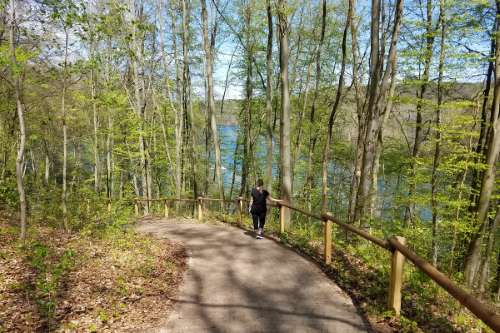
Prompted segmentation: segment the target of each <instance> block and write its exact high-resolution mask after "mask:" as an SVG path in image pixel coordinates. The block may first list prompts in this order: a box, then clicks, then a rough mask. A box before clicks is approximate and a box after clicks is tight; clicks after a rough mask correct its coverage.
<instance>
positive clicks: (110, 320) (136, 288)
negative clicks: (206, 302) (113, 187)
mask: <svg viewBox="0 0 500 333" xmlns="http://www.w3.org/2000/svg"><path fill="white" fill-rule="evenodd" d="M33 237H34V238H36V239H38V240H40V241H45V242H46V243H47V245H48V246H51V247H52V248H54V251H53V253H54V256H55V257H57V254H60V253H62V252H64V251H65V250H66V249H72V251H74V253H75V255H74V263H73V265H72V268H71V269H69V270H68V271H67V272H65V273H64V274H63V275H62V276H61V278H60V279H59V281H58V286H57V295H55V296H54V300H55V310H54V313H53V317H52V318H50V319H48V318H44V317H43V313H42V311H40V308H39V306H38V303H39V302H37V299H36V297H37V293H36V290H35V289H36V288H35V286H34V284H35V283H34V281H35V280H36V275H37V271H36V270H35V269H34V268H33V267H31V266H30V264H29V261H28V255H29V253H26V250H22V249H21V248H20V247H19V246H18V245H16V244H17V243H16V238H17V234H15V233H14V232H13V230H7V229H5V228H3V229H2V232H0V332H3V331H6V332H7V331H8V332H35V331H39V332H40V331H47V330H48V328H50V331H55V332H135V331H138V330H143V329H146V328H150V327H157V326H159V325H161V324H162V323H163V322H164V321H165V320H166V319H167V315H168V311H169V310H170V309H171V306H172V303H171V300H170V299H171V298H172V297H173V296H174V295H175V294H176V292H177V289H178V286H179V284H180V282H181V279H182V274H183V271H184V268H185V261H186V254H185V250H184V248H183V247H182V246H181V245H180V244H177V243H172V242H167V241H164V240H156V239H152V238H149V237H147V236H142V235H137V234H135V233H133V232H131V231H121V230H116V229H115V230H113V231H104V232H103V235H99V237H96V236H95V235H90V234H88V235H86V236H84V235H82V234H79V235H77V236H75V235H74V236H71V237H70V236H68V235H67V234H65V233H63V232H60V231H54V230H53V229H40V230H38V233H37V235H36V236H33ZM56 259H57V258H55V259H54V260H56ZM47 322H49V324H47Z"/></svg>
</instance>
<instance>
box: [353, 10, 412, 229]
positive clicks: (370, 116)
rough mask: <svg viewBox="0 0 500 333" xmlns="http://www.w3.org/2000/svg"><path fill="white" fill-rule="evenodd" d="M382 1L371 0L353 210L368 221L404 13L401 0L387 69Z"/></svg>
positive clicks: (357, 215)
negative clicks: (382, 44)
mask: <svg viewBox="0 0 500 333" xmlns="http://www.w3.org/2000/svg"><path fill="white" fill-rule="evenodd" d="M380 9H381V8H380V2H379V0H372V25H371V37H370V41H371V50H370V82H369V85H368V91H367V97H368V102H367V112H366V117H367V123H366V133H365V138H364V146H363V162H362V167H361V169H360V171H361V175H360V182H359V189H358V193H357V198H356V209H355V211H354V221H358V222H360V224H361V225H365V223H366V222H367V221H366V219H365V217H366V211H367V208H368V207H369V205H370V202H371V201H370V197H371V195H372V194H373V193H372V190H373V188H374V187H373V184H372V181H373V178H372V176H373V167H374V162H375V153H376V149H377V143H378V133H379V131H380V129H381V125H383V119H381V117H382V116H383V114H382V112H383V110H384V108H385V107H386V104H387V99H388V91H389V90H390V83H391V82H392V80H395V70H394V67H395V64H396V58H397V41H398V36H399V30H400V28H401V19H402V13H403V0H398V1H397V2H396V6H395V13H394V23H393V31H392V36H391V43H390V49H389V53H388V55H387V58H388V61H387V66H386V68H385V70H383V68H382V67H383V59H384V57H385V55H384V54H381V53H380V49H379V42H380V40H379V30H380V25H379V20H380Z"/></svg>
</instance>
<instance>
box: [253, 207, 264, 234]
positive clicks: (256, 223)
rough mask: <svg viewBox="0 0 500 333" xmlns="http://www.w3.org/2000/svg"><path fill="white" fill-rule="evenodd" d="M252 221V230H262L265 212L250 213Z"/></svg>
mask: <svg viewBox="0 0 500 333" xmlns="http://www.w3.org/2000/svg"><path fill="white" fill-rule="evenodd" d="M252 220H253V229H254V230H257V229H259V228H264V224H266V211H263V212H252Z"/></svg>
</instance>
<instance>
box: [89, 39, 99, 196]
mask: <svg viewBox="0 0 500 333" xmlns="http://www.w3.org/2000/svg"><path fill="white" fill-rule="evenodd" d="M94 49H95V44H94V40H93V38H92V37H91V42H90V57H91V59H92V60H94V53H95V50H94ZM92 66H93V65H92ZM90 84H91V87H90V93H91V99H92V120H93V126H94V191H95V193H97V194H98V193H99V190H100V184H99V171H100V161H99V135H98V133H99V120H98V117H97V100H96V85H97V79H96V73H95V70H94V67H92V68H91V70H90Z"/></svg>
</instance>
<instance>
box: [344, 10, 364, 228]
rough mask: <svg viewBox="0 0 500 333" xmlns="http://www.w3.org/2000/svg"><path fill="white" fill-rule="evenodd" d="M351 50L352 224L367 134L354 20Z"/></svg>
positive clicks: (350, 195) (350, 214) (350, 215)
mask: <svg viewBox="0 0 500 333" xmlns="http://www.w3.org/2000/svg"><path fill="white" fill-rule="evenodd" d="M350 28H351V49H352V83H353V86H354V93H355V99H356V113H357V118H358V126H357V127H358V128H357V130H358V136H357V141H356V152H355V156H354V168H353V172H352V180H351V186H350V192H349V207H348V213H347V215H348V216H347V218H348V220H349V222H350V223H353V222H354V215H355V214H354V211H355V208H356V197H357V194H358V187H359V179H360V175H361V165H362V162H363V138H364V133H365V130H364V128H365V125H364V123H365V116H364V114H363V105H362V102H361V90H360V86H359V63H358V59H359V56H358V36H357V34H358V33H357V28H356V24H355V22H354V19H352V20H351V27H350Z"/></svg>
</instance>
